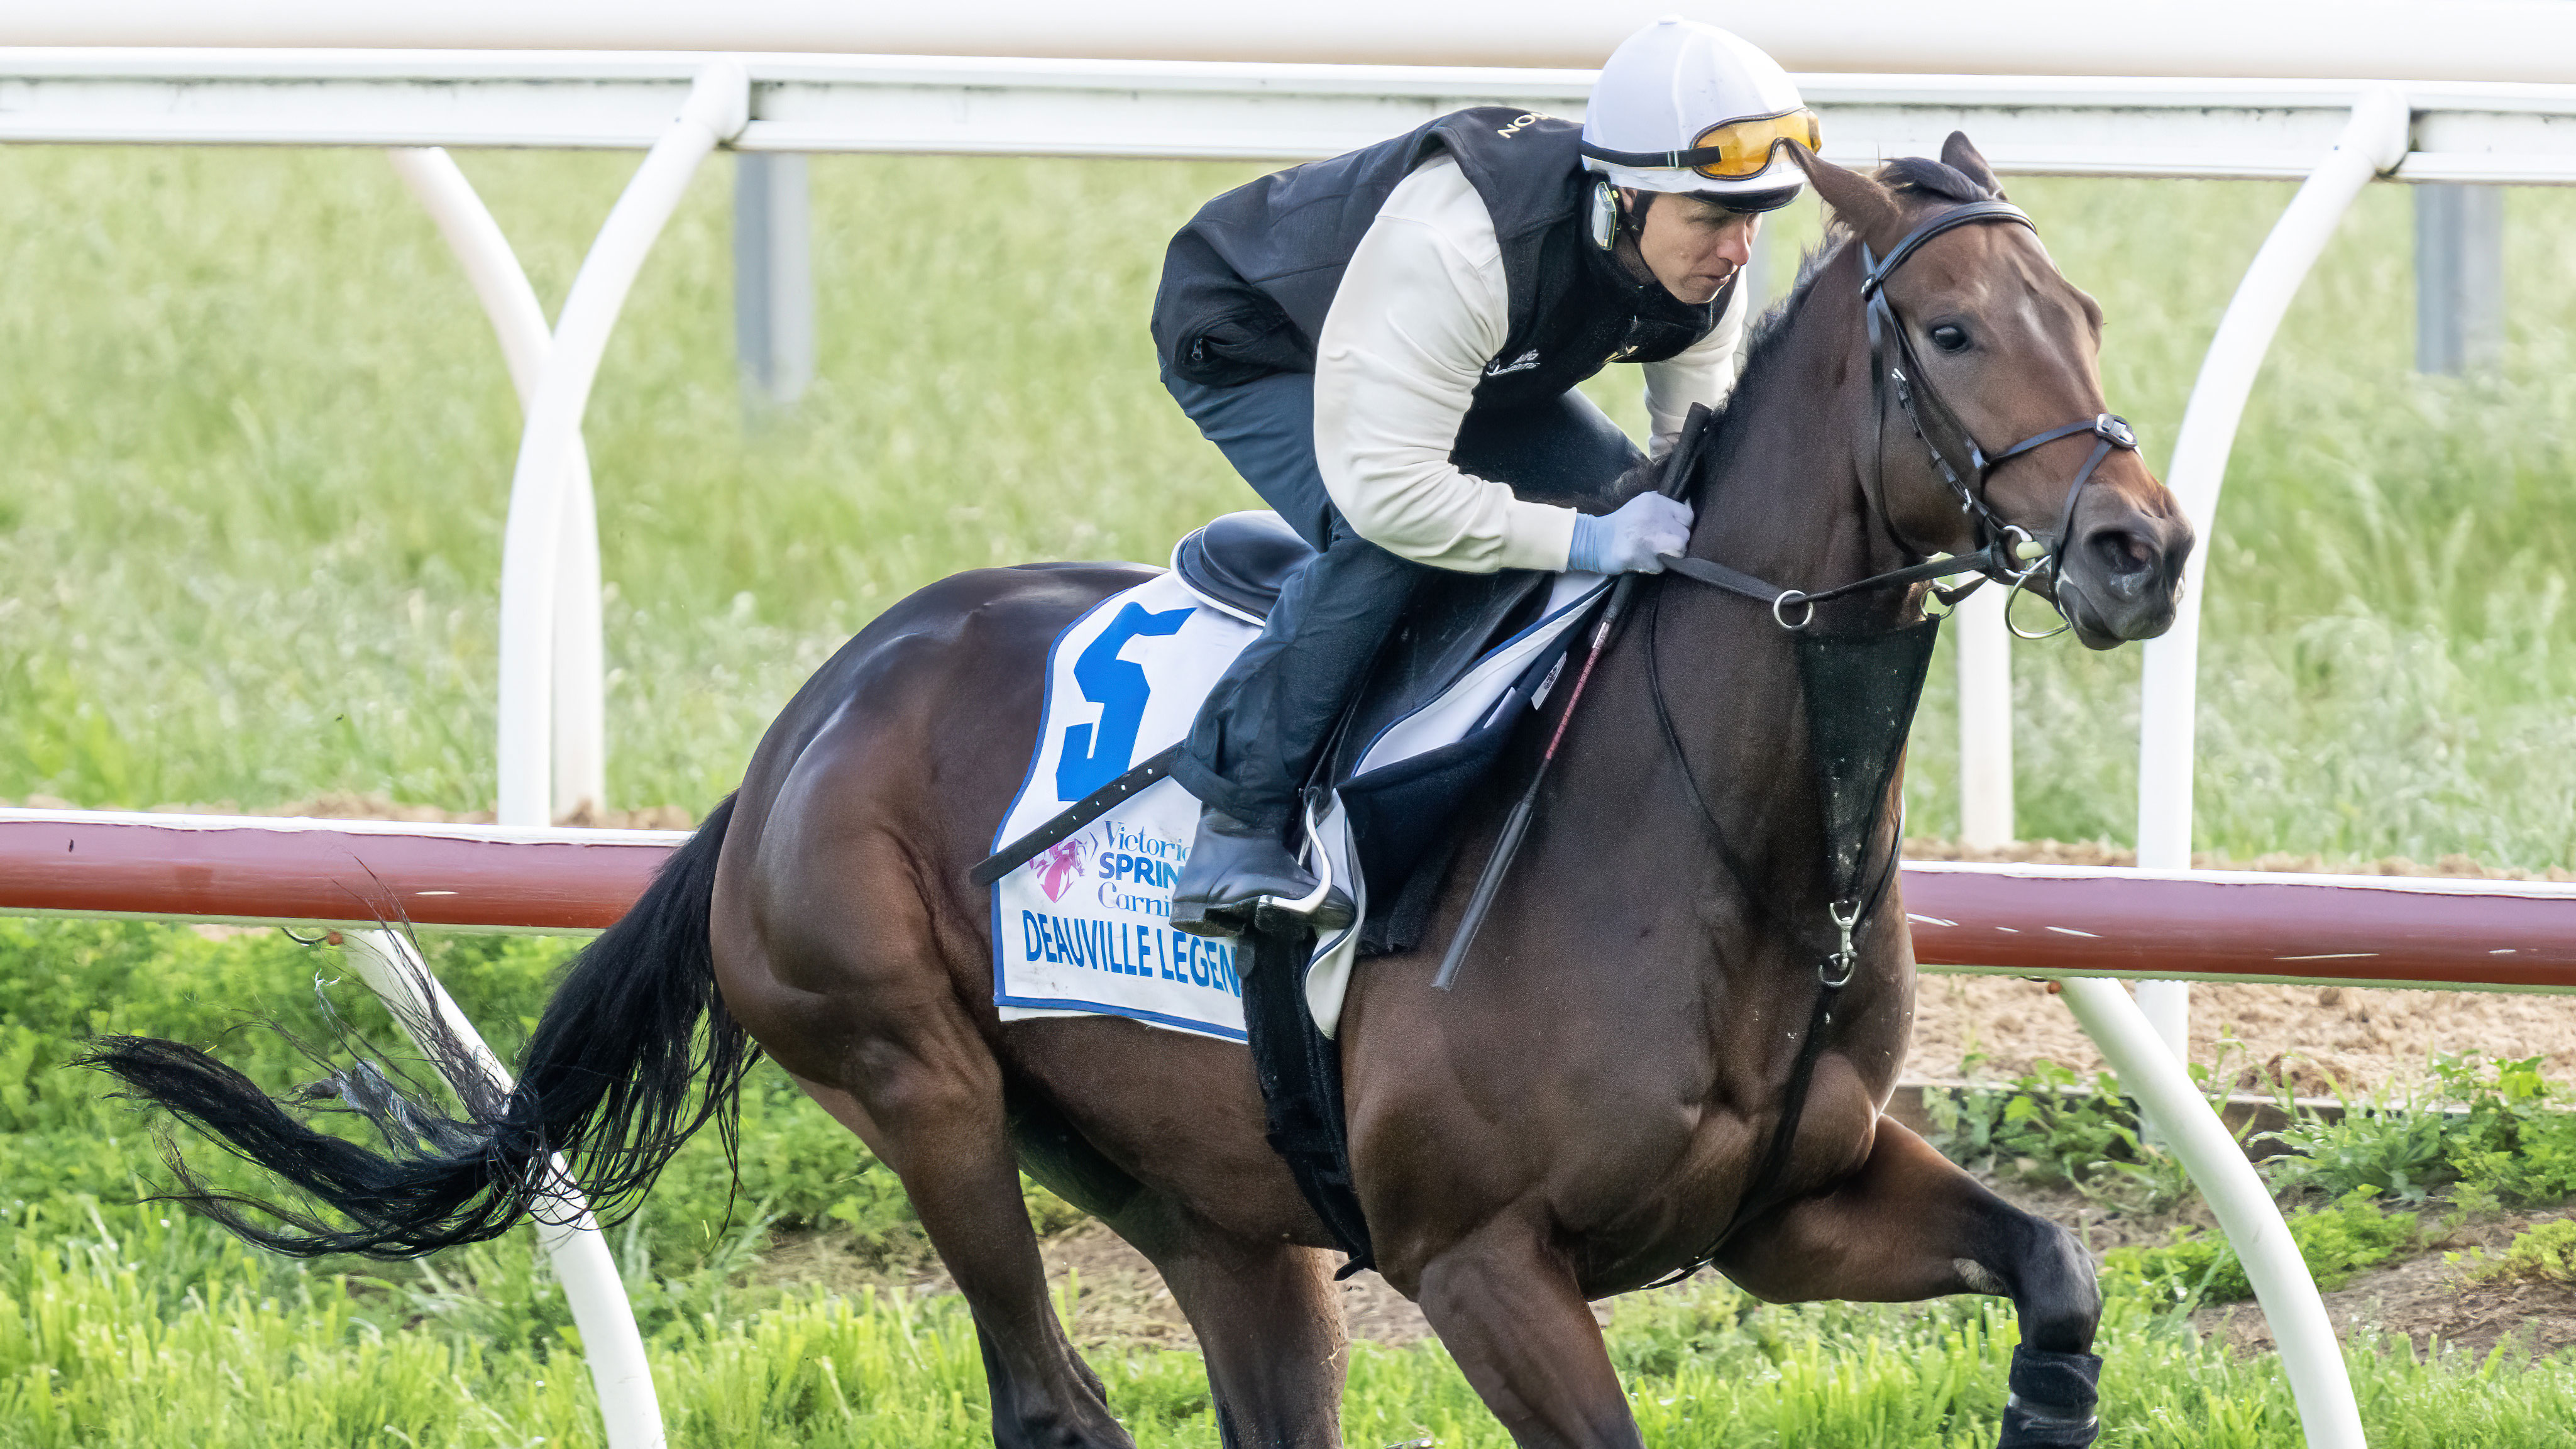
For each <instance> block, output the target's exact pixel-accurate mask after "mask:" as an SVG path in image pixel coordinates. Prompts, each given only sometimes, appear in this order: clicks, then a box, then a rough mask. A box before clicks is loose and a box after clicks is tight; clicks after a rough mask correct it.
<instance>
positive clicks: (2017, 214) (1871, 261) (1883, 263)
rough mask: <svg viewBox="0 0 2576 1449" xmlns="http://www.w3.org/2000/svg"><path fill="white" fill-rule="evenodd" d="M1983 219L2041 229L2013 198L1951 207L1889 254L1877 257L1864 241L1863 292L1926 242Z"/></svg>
mask: <svg viewBox="0 0 2576 1449" xmlns="http://www.w3.org/2000/svg"><path fill="white" fill-rule="evenodd" d="M1982 221H2006V222H2017V223H2019V224H2021V225H2023V226H2026V227H2029V228H2030V229H2031V233H2032V235H2034V236H2035V235H2037V234H2038V232H2039V223H2038V222H2035V221H2033V220H2031V219H2030V215H2029V213H2027V212H2025V211H2023V210H2022V209H2021V208H2020V207H2018V206H2015V205H2013V204H2012V203H2011V202H2009V201H1971V202H1968V203H1967V204H1965V205H1962V206H1954V207H1951V208H1950V209H1949V210H1948V211H1945V212H1942V213H1941V214H1940V215H1938V216H1935V217H1933V218H1932V219H1931V220H1930V221H1927V222H1925V223H1923V224H1922V225H1921V226H1918V227H1916V228H1915V229H1914V230H1912V231H1910V232H1907V233H1906V234H1905V239H1904V240H1903V241H1900V242H1898V243H1897V244H1896V245H1895V246H1892V247H1890V248H1888V251H1887V255H1886V256H1884V257H1876V258H1873V257H1872V256H1871V255H1870V253H1869V243H1867V242H1863V243H1861V247H1860V260H1861V265H1862V266H1863V267H1864V268H1866V269H1867V270H1868V275H1867V276H1864V277H1862V278H1861V279H1860V294H1861V296H1862V297H1863V298H1867V297H1868V296H1869V295H1870V294H1872V293H1874V292H1876V291H1877V290H1878V288H1879V284H1880V283H1882V282H1885V281H1886V280H1887V277H1888V274H1889V273H1891V272H1893V271H1895V270H1896V269H1897V268H1898V267H1899V266H1901V265H1903V263H1904V261H1905V259H1906V258H1907V257H1910V256H1912V255H1913V254H1914V251H1915V249H1916V248H1917V247H1920V246H1922V245H1923V244H1924V243H1925V242H1928V241H1930V240H1931V239H1932V238H1934V237H1936V236H1939V235H1940V234H1941V233H1943V232H1945V231H1948V230H1950V229H1951V228H1952V227H1959V226H1968V225H1972V224H1974V223H1976V222H1982Z"/></svg>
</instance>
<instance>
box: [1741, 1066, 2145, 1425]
mask: <svg viewBox="0 0 2576 1449" xmlns="http://www.w3.org/2000/svg"><path fill="white" fill-rule="evenodd" d="M1717 1266H1718V1267H1719V1268H1720V1269H1721V1270H1723V1271H1724V1272H1725V1274H1726V1275H1727V1276H1728V1277H1729V1278H1732V1279H1734V1280H1735V1281H1736V1282H1737V1283H1738V1284H1740V1285H1741V1286H1743V1287H1744V1289H1745V1290H1746V1291H1748V1292H1750V1293H1752V1294H1754V1295H1755V1296H1757V1297H1760V1298H1765V1299H1768V1300H1770V1301H1772V1302H1774V1303H1797V1302H1804V1301H1807V1300H1810V1299H1818V1298H1845V1299H1854V1300H1858V1301H1862V1302H1874V1303H1906V1302H1913V1301H1915V1300H1918V1299H1923V1298H1937V1297H1940V1296H1942V1295H1944V1294H1949V1293H1993V1294H1999V1295H2003V1296H2006V1297H2009V1298H2011V1299H2012V1300H2013V1306H2014V1308H2015V1309H2017V1310H2018V1311H2019V1312H2020V1314H2021V1346H2020V1347H2019V1348H2017V1349H2015V1350H2014V1351H2013V1366H2012V1400H2011V1402H2010V1404H2009V1405H2008V1407H2006V1409H2005V1410H2004V1430H2003V1438H2002V1441H2001V1449H2081V1446H2084V1445H2088V1444H2091V1443H2092V1442H2093V1440H2094V1437H2095V1435H2096V1434H2098V1433H2099V1432H2100V1430H2099V1426H2098V1425H2097V1424H2096V1422H2095V1420H2094V1417H2093V1402H2094V1384H2095V1381H2096V1379H2097V1378H2098V1377H2099V1375H2100V1373H2101V1369H2102V1361H2101V1360H2100V1359H2098V1358H2096V1357H2094V1356H2093V1353H2092V1347H2093V1330H2094V1329H2095V1327H2096V1326H2098V1325H2099V1324H2100V1322H2101V1320H2102V1292H2101V1289H2100V1288H2099V1287H2097V1286H2096V1285H2095V1283H2094V1281H2093V1264H2092V1261H2091V1259H2089V1258H2087V1257H2086V1256H2085V1254H2084V1250H2083V1249H2082V1248H2081V1247H2080V1246H2078V1245H2077V1243H2076V1241H2075V1235H2074V1234H2072V1233H2069V1232H2068V1231H2067V1230H2066V1229H2064V1228H2062V1227H2059V1226H2058V1225H2057V1224H2055V1223H2052V1222H2050V1221H2048V1220H2047V1219H2046V1218H2042V1217H2038V1216H2036V1215H2034V1214H2031V1213H2026V1212H2023V1211H2022V1210H2021V1209H2019V1208H2017V1207H2014V1206H2013V1205H2012V1204H2010V1203H2008V1202H2005V1201H2004V1200H2003V1199H2002V1198H1999V1197H1997V1196H1995V1195H1994V1194H1993V1193H1991V1192H1988V1191H1987V1190H1986V1189H1985V1187H1984V1185H1983V1184H1981V1183H1979V1182H1978V1181H1977V1180H1976V1179H1975V1178H1973V1177H1970V1176H1969V1175H1968V1174H1967V1173H1966V1172H1964V1171H1962V1170H1961V1169H1960V1168H1959V1167H1958V1166H1957V1165H1956V1164H1954V1163H1952V1162H1950V1161H1949V1160H1948V1159H1947V1158H1944V1157H1943V1156H1941V1154H1939V1153H1938V1152H1935V1151H1933V1150H1932V1148H1931V1147H1930V1145H1929V1144H1927V1143H1925V1142H1924V1140H1923V1139H1922V1138H1920V1137H1917V1136H1916V1135H1914V1133H1913V1132H1911V1131H1909V1130H1907V1129H1906V1128H1905V1127H1904V1126H1903V1125H1902V1124H1900V1123H1897V1122H1894V1121H1891V1120H1890V1119H1888V1118H1885V1117H1881V1118H1880V1119H1879V1120H1878V1135H1877V1141H1876V1143H1875V1144H1874V1145H1873V1146H1872V1148H1871V1150H1870V1154H1869V1158H1868V1160H1867V1161H1866V1162H1864V1163H1863V1164H1862V1166H1861V1169H1860V1171H1859V1172H1858V1173H1856V1174H1854V1175H1853V1176H1852V1177H1851V1178H1849V1179H1847V1180H1846V1181H1844V1182H1843V1183H1842V1184H1841V1185H1840V1186H1838V1187H1836V1188H1835V1189H1834V1190H1833V1191H1831V1192H1829V1193H1826V1194H1824V1195H1823V1196H1820V1197H1813V1198H1808V1199H1805V1200H1804V1201H1801V1202H1797V1203H1792V1204H1790V1205H1789V1206H1787V1207H1784V1208H1781V1209H1779V1210H1777V1211H1775V1212H1773V1213H1771V1214H1769V1215H1768V1216H1766V1217H1764V1218H1762V1219H1761V1220H1759V1221H1757V1222H1755V1223H1754V1224H1752V1225H1751V1226H1750V1227H1748V1228H1747V1229H1746V1230H1745V1231H1743V1232H1742V1233H1739V1234H1738V1235H1737V1236H1736V1239H1735V1241H1734V1242H1732V1243H1730V1244H1728V1245H1727V1248H1726V1251H1725V1252H1724V1253H1721V1254H1720V1255H1719V1257H1718V1263H1717Z"/></svg>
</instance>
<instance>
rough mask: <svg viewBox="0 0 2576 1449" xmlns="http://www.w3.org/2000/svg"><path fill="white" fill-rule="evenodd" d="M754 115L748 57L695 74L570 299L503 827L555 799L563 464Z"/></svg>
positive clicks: (522, 577) (518, 603)
mask: <svg viewBox="0 0 2576 1449" xmlns="http://www.w3.org/2000/svg"><path fill="white" fill-rule="evenodd" d="M750 117H751V81H750V77H749V76H748V75H746V74H745V73H744V71H743V68H742V64H741V62H739V61H736V60H732V59H722V60H717V61H714V62H712V63H710V64H709V65H708V66H707V67H706V69H704V70H702V71H700V72H698V77H697V82H696V83H695V84H694V85H692V86H691V87H690V88H689V98H688V100H687V101H686V102H685V103H683V104H682V105H681V107H680V114H679V116H678V117H677V118H676V119H675V120H673V121H672V123H671V129H670V130H668V131H667V132H665V133H663V136H662V139H661V140H659V141H656V142H654V143H653V149H652V150H651V151H650V152H648V153H646V155H645V157H644V164H643V165H642V166H640V167H638V168H636V171H635V179H634V180H632V181H629V182H628V183H627V184H626V191H625V194H623V195H621V196H619V197H618V198H617V205H616V206H615V207H613V208H611V209H610V210H609V213H608V220H607V221H606V222H605V223H603V224H602V225H601V227H600V229H599V238H598V240H597V241H595V242H593V243H592V244H591V248H590V255H589V256H588V257H586V258H584V259H583V261H582V264H581V271H580V273H579V274H578V275H576V276H575V277H574V278H573V284H572V291H571V293H570V294H569V295H568V296H566V297H565V298H564V305H563V315H562V316H561V317H560V318H559V319H558V320H557V322H556V326H555V333H554V347H553V350H552V352H551V353H550V354H549V355H548V357H547V358H546V362H545V365H544V367H543V368H541V369H540V370H539V376H538V380H537V386H536V392H535V396H534V397H533V398H532V399H531V400H530V401H529V403H528V409H527V430H526V431H525V432H524V433H523V434H522V435H521V437H520V440H519V462H518V467H517V469H516V470H515V471H514V472H513V474H512V475H511V479H510V521H509V526H508V528H507V530H506V532H505V533H504V535H503V539H502V545H501V698H500V728H499V742H498V743H499V754H500V788H499V801H498V807H497V813H498V815H499V816H500V822H501V823H502V824H504V825H544V824H546V823H547V819H548V809H547V807H548V805H549V804H550V803H551V800H552V795H551V792H550V790H549V788H548V770H547V759H546V751H547V744H548V741H549V740H550V739H551V737H552V734H553V729H552V709H551V706H552V704H553V700H552V698H551V692H552V683H553V670H554V664H555V661H554V649H553V644H554V637H555V622H554V604H555V599H556V597H557V596H558V593H559V591H560V589H561V588H562V584H561V581H560V580H559V578H558V577H557V573H556V565H557V560H558V558H559V556H560V551H561V545H560V543H559V542H558V540H559V539H560V537H561V530H562V525H563V517H564V509H565V505H564V502H563V493H562V491H561V490H562V489H563V488H564V487H565V485H566V481H567V475H568V473H569V472H570V469H569V468H568V467H567V466H566V464H567V461H568V459H569V458H570V456H571V452H572V449H573V448H574V446H575V445H576V444H578V442H579V441H580V438H581V417H582V413H583V411H584V410H585V409H586V408H587V407H588V406H589V403H590V388H591V383H592V382H593V381H594V380H595V379H596V378H597V377H598V376H599V359H600V356H601V354H602V353H604V352H605V351H606V350H607V348H608V334H609V332H610V331H611V329H613V328H614V327H615V326H616V325H617V314H618V311H619V310H620V309H621V308H623V307H624V306H625V304H626V293H627V290H628V289H629V288H630V287H632V286H633V285H634V283H635V274H636V272H637V271H639V270H641V269H642V267H643V265H644V256H645V253H646V252H648V251H650V250H651V249H652V246H653V242H654V239H655V238H657V237H659V236H660V235H661V234H662V227H663V225H664V224H665V223H666V222H668V221H669V220H670V219H671V212H672V211H673V210H674V209H675V208H676V207H678V205H679V204H680V195H681V193H682V192H684V191H685V190H687V188H688V184H689V178H690V177H691V176H692V175H694V174H695V173H696V172H697V169H698V163H699V162H701V161H703V160H705V159H706V157H707V153H708V152H710V151H713V150H714V149H715V148H716V146H717V145H718V144H720V143H722V142H724V141H728V140H731V139H732V138H733V137H735V136H738V135H740V134H742V128H743V127H744V126H745V125H747V124H749V122H750ZM593 587H594V589H595V588H596V585H594V586H593Z"/></svg>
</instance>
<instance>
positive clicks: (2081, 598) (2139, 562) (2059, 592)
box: [2056, 513, 2192, 649]
mask: <svg viewBox="0 0 2576 1449" xmlns="http://www.w3.org/2000/svg"><path fill="white" fill-rule="evenodd" d="M2191 546H2192V536H2191V524H2190V523H2189V522H2188V521H2187V520H2185V519H2183V518H2181V517H2178V516H2171V517H2162V518H2159V517H2155V516H2152V515H2149V514H2144V513H2132V514H2130V515H2129V516H2128V517H2126V518H2123V519H2120V520H2119V521H2117V522H2113V523H2104V524H2099V525H2096V526H2095V527H2093V528H2091V529H2089V530H2087V531H2085V532H2084V533H2083V536H2082V538H2081V539H2080V541H2079V542H2078V543H2077V544H2076V547H2075V549H2074V551H2073V552H2072V553H2071V554H2070V555H2069V556H2068V557H2067V558H2066V559H2065V561H2064V570H2063V572H2062V573H2061V574H2060V575H2059V577H2058V580H2057V588H2056V603H2057V607H2058V610H2059V612H2061V613H2063V614H2065V615H2066V622H2067V623H2069V624H2071V625H2073V626H2074V629H2075V637H2076V638H2078V639H2080V640H2082V641H2083V642H2084V646H2085V647H2086V648H2088V649H2116V648H2118V647H2119V646H2120V645H2122V644H2124V643H2127V642H2128V641H2130V640H2132V639H2153V638H2154V637H2156V636H2157V635H2159V634H2162V633H2163V632H2164V631H2165V630H2167V629H2170V628H2172V627H2173V621H2174V610H2175V607H2176V605H2177V604H2178V603H2179V601H2180V599H2181V596H2182V569H2183V563H2184V561H2185V560H2187V559H2189V558H2190V557H2191Z"/></svg>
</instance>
